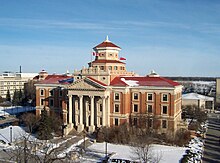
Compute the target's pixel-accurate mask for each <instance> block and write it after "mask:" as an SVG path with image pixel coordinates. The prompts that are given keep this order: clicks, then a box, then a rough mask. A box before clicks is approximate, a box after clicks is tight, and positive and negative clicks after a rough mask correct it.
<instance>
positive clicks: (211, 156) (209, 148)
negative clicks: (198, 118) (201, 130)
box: [203, 113, 220, 163]
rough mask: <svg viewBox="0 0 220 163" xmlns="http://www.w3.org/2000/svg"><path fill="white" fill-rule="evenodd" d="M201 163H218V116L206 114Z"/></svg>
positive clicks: (219, 128) (219, 162)
mask: <svg viewBox="0 0 220 163" xmlns="http://www.w3.org/2000/svg"><path fill="white" fill-rule="evenodd" d="M203 163H220V114H219V113H218V114H215V113H209V114H208V130H207V133H206V138H205V146H204V153H203Z"/></svg>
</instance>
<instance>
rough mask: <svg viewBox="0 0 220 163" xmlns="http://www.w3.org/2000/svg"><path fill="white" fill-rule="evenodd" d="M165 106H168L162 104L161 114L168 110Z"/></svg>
mask: <svg viewBox="0 0 220 163" xmlns="http://www.w3.org/2000/svg"><path fill="white" fill-rule="evenodd" d="M167 108H168V107H167V106H162V113H163V114H167V111H168V109H167Z"/></svg>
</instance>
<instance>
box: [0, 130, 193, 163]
mask: <svg viewBox="0 0 220 163" xmlns="http://www.w3.org/2000/svg"><path fill="white" fill-rule="evenodd" d="M10 127H11V128H12V140H13V141H15V140H16V139H18V138H19V137H21V136H24V134H26V133H25V131H24V130H23V129H22V128H21V127H19V126H10ZM10 127H7V128H4V129H0V140H3V141H4V142H6V143H7V144H2V143H1V145H0V148H7V147H9V145H8V143H9V142H10V138H11V137H10ZM75 137H76V136H75ZM38 141H39V140H38ZM81 143H83V139H81V140H78V141H77V142H76V143H75V144H72V145H71V146H70V147H69V148H68V149H65V150H63V151H62V152H61V153H60V155H61V156H62V155H63V154H65V153H68V152H70V151H74V150H75V149H74V148H76V146H77V145H79V144H81ZM60 144H62V142H61V143H60ZM60 144H57V145H58V146H59V145H60ZM57 145H56V146H57ZM105 145H106V143H93V144H92V145H91V146H90V147H88V150H87V154H86V156H80V157H79V158H78V161H80V162H100V161H101V159H102V158H104V157H105ZM12 146H13V144H12ZM107 149H108V154H111V157H110V159H125V160H132V158H134V155H133V152H132V148H131V147H130V146H126V145H116V144H110V143H108V144H107ZM187 149H189V148H184V147H174V146H165V145H156V144H155V145H153V146H152V152H153V153H154V155H161V161H160V162H163V163H171V162H172V163H178V162H179V160H180V159H181V158H182V156H183V155H184V154H185V151H186V150H187ZM95 155H96V156H97V155H99V157H94V156H95Z"/></svg>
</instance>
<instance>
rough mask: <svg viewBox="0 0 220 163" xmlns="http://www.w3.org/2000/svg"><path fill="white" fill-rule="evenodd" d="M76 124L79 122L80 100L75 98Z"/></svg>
mask: <svg viewBox="0 0 220 163" xmlns="http://www.w3.org/2000/svg"><path fill="white" fill-rule="evenodd" d="M74 104H75V125H76V126H78V124H79V100H75V103H74Z"/></svg>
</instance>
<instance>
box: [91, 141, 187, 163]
mask: <svg viewBox="0 0 220 163" xmlns="http://www.w3.org/2000/svg"><path fill="white" fill-rule="evenodd" d="M89 149H91V150H94V151H99V152H104V151H105V143H94V144H93V145H91V146H90V147H89ZM107 149H108V153H115V154H113V155H112V156H111V157H110V159H125V160H131V159H132V158H134V154H133V153H134V152H133V151H132V148H131V147H130V146H127V145H116V144H109V143H108V145H107ZM186 149H188V148H184V147H174V146H166V145H157V144H154V145H153V146H152V152H153V153H154V155H155V156H156V155H161V156H162V158H161V161H160V162H163V163H171V162H179V160H180V159H181V158H182V155H184V154H185V151H186Z"/></svg>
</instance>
